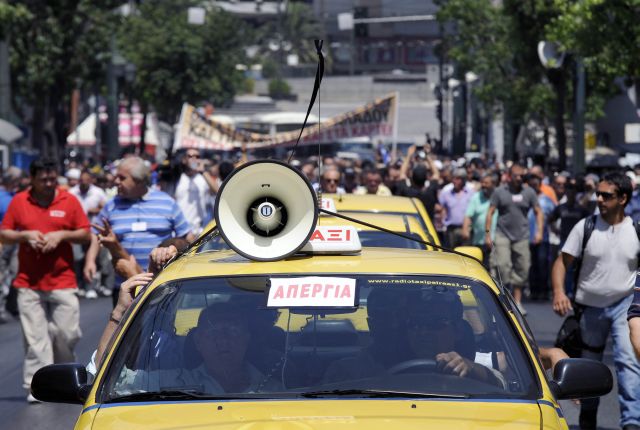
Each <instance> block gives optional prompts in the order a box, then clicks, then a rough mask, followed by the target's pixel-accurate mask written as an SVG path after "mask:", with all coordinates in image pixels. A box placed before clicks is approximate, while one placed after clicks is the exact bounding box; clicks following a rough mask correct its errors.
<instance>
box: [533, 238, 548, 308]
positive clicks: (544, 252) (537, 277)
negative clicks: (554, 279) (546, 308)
mask: <svg viewBox="0 0 640 430" xmlns="http://www.w3.org/2000/svg"><path fill="white" fill-rule="evenodd" d="M529 249H530V250H531V268H530V269H529V288H530V289H531V298H532V299H534V300H548V299H549V298H550V296H551V294H550V293H551V289H550V288H549V285H550V284H549V280H550V279H551V277H550V270H549V269H550V267H551V264H550V263H551V262H550V258H551V255H550V253H549V243H548V242H541V243H539V244H537V245H534V244H531V245H530V246H529Z"/></svg>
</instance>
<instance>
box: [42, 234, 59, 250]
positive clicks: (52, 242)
mask: <svg viewBox="0 0 640 430" xmlns="http://www.w3.org/2000/svg"><path fill="white" fill-rule="evenodd" d="M63 239H64V232H63V231H51V232H49V233H47V234H45V235H44V236H43V237H42V249H41V251H42V252H43V253H45V254H46V253H48V252H51V251H53V250H55V249H56V248H57V247H58V245H60V242H62V240H63Z"/></svg>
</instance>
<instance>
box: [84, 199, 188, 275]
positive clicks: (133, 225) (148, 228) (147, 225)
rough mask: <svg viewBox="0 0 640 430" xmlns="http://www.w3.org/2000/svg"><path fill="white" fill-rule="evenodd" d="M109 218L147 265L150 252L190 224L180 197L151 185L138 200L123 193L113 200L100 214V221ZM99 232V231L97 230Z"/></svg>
mask: <svg viewBox="0 0 640 430" xmlns="http://www.w3.org/2000/svg"><path fill="white" fill-rule="evenodd" d="M104 219H106V220H107V221H109V224H111V228H112V229H113V232H114V233H115V234H116V236H117V238H118V240H119V241H120V243H121V244H122V246H123V248H124V249H125V250H126V251H127V252H128V253H129V254H131V255H133V256H134V258H135V259H136V262H137V263H138V264H139V265H140V267H142V268H143V269H146V268H147V267H148V265H149V253H150V252H151V250H152V249H153V248H155V247H156V246H158V245H159V244H160V243H161V242H162V241H163V240H165V239H168V238H170V237H182V236H185V235H187V234H188V233H189V231H190V227H189V223H188V222H187V220H186V219H185V218H184V215H183V214H182V211H181V210H180V208H179V207H178V204H177V203H176V201H175V200H174V199H173V198H172V197H171V196H169V195H168V194H167V193H165V192H162V191H158V190H153V189H150V190H149V192H147V194H145V195H144V196H143V197H142V198H140V199H137V200H129V199H123V198H121V197H119V196H116V197H114V198H113V199H112V200H109V201H108V202H107V204H106V205H105V206H104V207H103V208H102V211H100V213H99V214H98V216H97V219H96V224H99V225H102V224H103V220H104ZM94 233H97V231H94Z"/></svg>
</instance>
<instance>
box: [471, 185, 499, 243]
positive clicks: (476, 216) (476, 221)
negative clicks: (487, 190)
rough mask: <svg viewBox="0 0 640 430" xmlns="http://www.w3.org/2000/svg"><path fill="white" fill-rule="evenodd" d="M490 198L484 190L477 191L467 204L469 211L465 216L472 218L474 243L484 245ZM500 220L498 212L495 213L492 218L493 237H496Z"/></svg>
mask: <svg viewBox="0 0 640 430" xmlns="http://www.w3.org/2000/svg"><path fill="white" fill-rule="evenodd" d="M489 202H490V198H488V197H486V196H485V195H484V193H483V192H482V191H479V192H477V193H475V194H474V195H473V196H472V197H471V200H469V206H467V213H466V214H465V216H467V217H469V219H471V228H472V229H473V236H472V238H471V243H472V244H473V245H484V236H485V231H484V229H485V227H486V221H487V212H488V211H489ZM497 222H498V214H497V213H496V212H494V213H493V219H492V220H491V237H492V238H494V236H495V232H496V224H497Z"/></svg>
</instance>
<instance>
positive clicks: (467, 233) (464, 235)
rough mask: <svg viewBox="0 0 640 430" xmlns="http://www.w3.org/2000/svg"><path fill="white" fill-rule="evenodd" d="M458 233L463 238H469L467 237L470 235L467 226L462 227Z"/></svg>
mask: <svg viewBox="0 0 640 430" xmlns="http://www.w3.org/2000/svg"><path fill="white" fill-rule="evenodd" d="M460 235H461V236H462V238H463V239H464V240H469V238H470V237H471V233H470V232H469V229H468V228H463V229H462V231H461V232H460Z"/></svg>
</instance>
